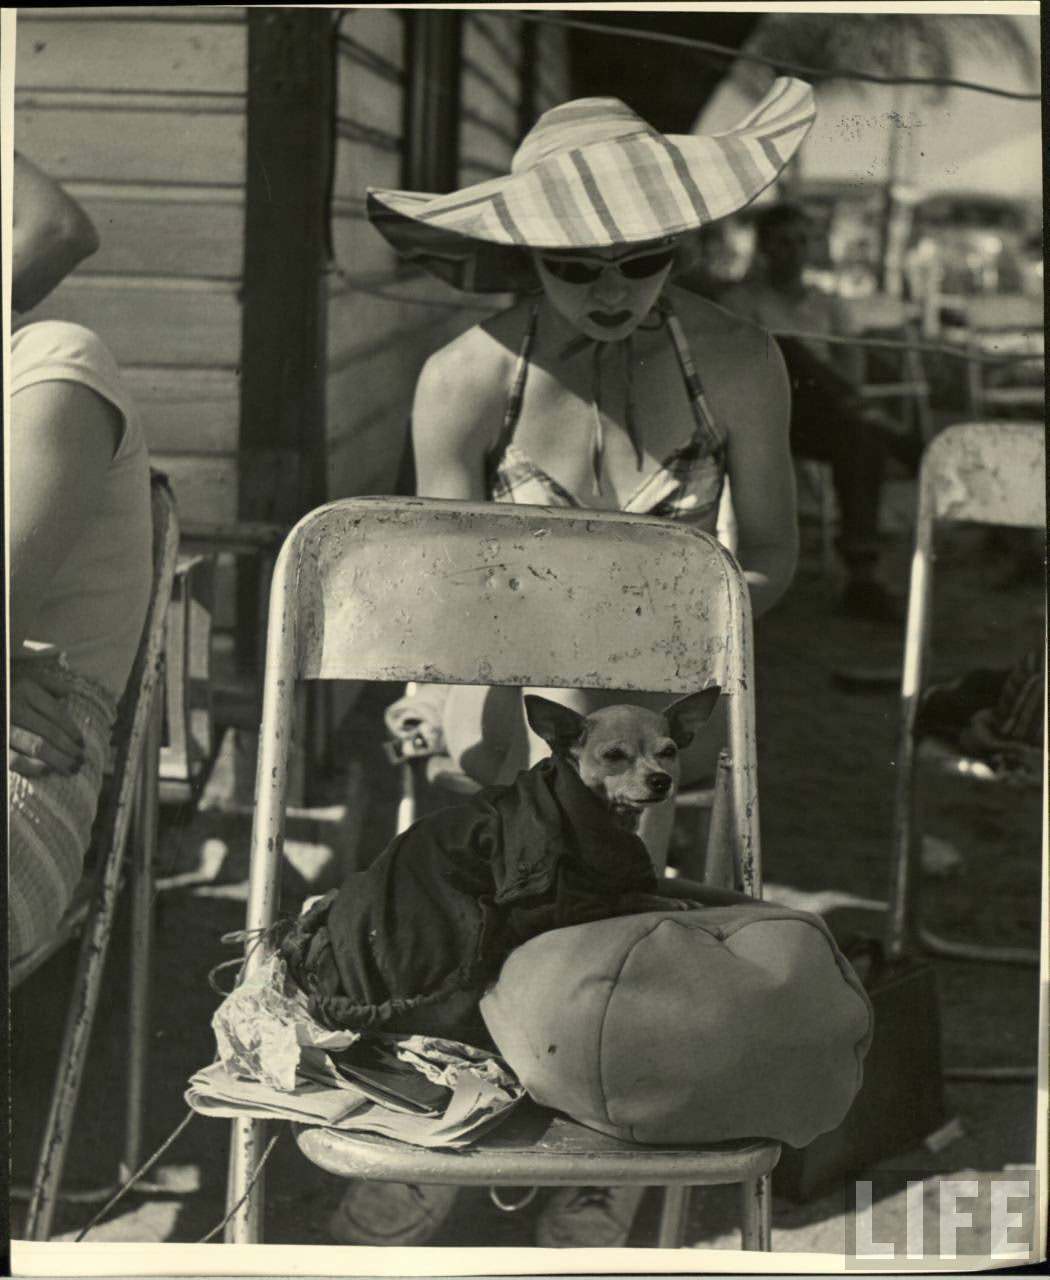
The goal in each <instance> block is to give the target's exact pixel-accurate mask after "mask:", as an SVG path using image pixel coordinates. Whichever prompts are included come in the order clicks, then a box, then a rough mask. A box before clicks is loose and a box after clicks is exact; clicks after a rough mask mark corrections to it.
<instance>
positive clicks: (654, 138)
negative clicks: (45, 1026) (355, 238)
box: [337, 78, 814, 1246]
mask: <svg viewBox="0 0 1050 1280" xmlns="http://www.w3.org/2000/svg"><path fill="white" fill-rule="evenodd" d="M813 118H814V106H813V96H812V91H811V90H810V88H809V86H808V85H806V84H804V83H803V82H801V81H799V80H792V79H787V78H782V79H778V80H777V81H776V82H775V83H774V85H773V86H772V87H771V89H770V91H769V93H768V94H767V95H766V97H765V98H764V99H763V100H762V102H761V103H759V104H758V106H756V107H755V108H754V110H753V111H752V112H751V113H750V114H749V115H748V116H747V117H746V119H744V120H743V121H741V123H740V124H739V125H738V126H737V127H736V128H735V129H733V130H731V131H729V132H727V133H723V134H719V135H714V136H691V135H690V136H675V135H670V136H668V135H663V134H661V133H659V132H657V131H656V130H655V129H654V128H652V127H651V126H650V125H648V124H646V122H645V121H644V120H642V119H641V118H640V117H639V116H637V115H636V114H635V113H634V112H633V111H632V110H631V109H630V108H629V107H628V106H626V105H625V104H624V103H623V102H620V101H619V100H617V99H615V98H584V99H579V100H576V101H572V102H566V103H563V104H561V105H560V106H557V107H554V108H553V109H552V110H550V111H547V112H546V113H545V114H544V115H542V116H541V117H540V119H539V120H538V121H537V123H536V124H535V125H534V127H533V128H532V129H531V130H530V131H529V133H528V134H527V135H526V137H525V138H524V140H523V141H522V143H521V145H520V147H519V148H518V150H517V152H516V154H515V156H514V160H513V163H512V166H511V172H510V174H509V175H508V176H506V177H500V178H495V179H492V180H489V181H486V182H482V183H479V184H477V185H475V186H471V187H467V188H465V189H463V190H460V191H456V192H452V193H451V194H448V195H440V196H435V195H427V194H422V193H418V192H410V191H388V190H370V191H369V193H368V213H369V217H370V218H371V220H372V222H373V224H374V225H375V227H376V229H377V230H378V231H379V232H380V233H381V234H382V235H383V236H384V237H385V238H386V239H387V240H388V241H389V242H390V244H392V245H393V247H394V248H395V249H396V250H397V251H398V253H399V254H400V255H401V256H402V257H404V258H405V259H407V260H409V261H411V262H415V263H417V264H418V265H420V266H421V267H423V268H424V269H425V270H427V271H428V272H430V273H431V274H433V275H436V276H438V277H440V278H441V279H443V280H445V281H446V282H448V283H450V284H452V285H455V286H456V287H457V288H460V289H463V290H466V291H470V292H511V291H513V292H517V293H519V294H520V295H522V296H521V297H520V300H519V301H518V302H517V303H516V304H515V305H513V306H511V307H510V308H509V309H508V310H505V311H502V312H500V313H498V314H496V315H494V316H492V317H490V318H489V319H486V320H484V321H482V322H481V323H480V324H478V325H475V326H474V327H473V328H471V329H469V330H468V331H467V332H466V333H464V334H462V335H461V336H460V337H458V338H456V339H455V340H454V341H453V342H451V343H449V344H448V345H447V346H445V347H442V348H441V349H440V350H439V351H437V352H435V354H434V355H432V356H431V357H430V359H429V360H428V361H427V363H426V365H425V366H424V368H423V370H422V372H421V374H420V377H419V381H418V383H417V387H416V393H415V399H414V403H413V409H412V442H413V448H414V454H415V463H416V474H417V491H418V492H419V493H420V494H422V495H425V496H428V497H438V498H454V499H460V500H464V501H483V500H492V501H495V502H514V503H526V504H541V505H551V506H566V507H580V508H592V509H600V510H613V511H625V512H635V513H643V514H647V515H651V516H661V517H666V518H668V519H673V520H683V521H688V522H690V523H691V524H694V525H695V526H696V527H697V528H700V529H703V530H706V531H708V532H714V531H715V525H716V520H717V516H718V508H719V501H720V498H721V495H722V490H723V485H724V482H725V480H726V478H727V477H728V478H729V479H730V481H731V484H732V494H733V507H734V514H735V518H736V522H737V555H738V558H739V560H740V562H741V565H742V567H743V569H744V572H745V575H746V577H747V580H748V583H749V586H750V589H751V596H752V604H753V607H754V611H755V613H756V614H759V613H762V612H763V611H764V610H766V609H768V608H769V607H770V606H771V605H772V604H774V603H775V602H776V600H777V599H778V598H779V597H780V596H781V594H782V593H783V592H784V591H785V590H786V588H787V586H788V584H789V583H790V581H791V577H792V575H793V573H794V569H795V562H796V557H797V531H796V524H795V501H794V482H793V470H792V464H791V458H790V453H789V450H788V432H787V428H788V415H789V391H788V384H787V378H786V374H785V372H784V366H783V361H782V359H781V357H780V353H779V351H778V350H777V348H776V346H775V344H774V343H773V341H772V340H771V339H770V338H769V336H768V335H767V334H766V333H765V332H764V331H763V330H761V329H758V328H756V327H755V326H753V325H751V324H750V323H748V322H746V321H742V320H738V319H736V318H734V317H733V316H731V315H730V314H729V313H728V312H725V311H723V310H722V309H721V308H719V307H717V306H715V305H714V304H712V303H710V302H708V301H706V300H704V299H701V298H699V297H698V296H697V295H695V294H693V293H686V292H684V291H678V290H676V289H675V288H674V287H673V286H671V285H670V283H669V281H670V277H671V275H672V272H673V268H674V266H675V262H676V257H677V255H678V254H679V252H680V250H681V249H682V248H683V247H684V244H683V238H684V237H687V236H688V235H689V234H690V233H692V232H695V231H697V230H699V229H700V228H701V227H703V226H706V225H707V224H708V223H711V222H714V221H716V220H717V219H719V218H724V217H727V216H728V215H730V214H732V213H735V212H736V211H737V210H739V209H742V208H743V207H744V206H745V205H747V204H749V203H750V202H751V201H752V200H753V199H754V198H755V197H756V196H757V195H758V194H759V193H760V192H761V191H762V190H763V189H764V188H765V187H767V186H768V185H769V184H770V183H771V182H773V181H774V179H775V178H776V177H777V175H778V174H779V173H780V171H781V170H782V169H783V167H784V165H785V164H786V163H787V161H788V160H789V159H790V158H791V156H792V155H793V154H794V152H795V151H796V149H797V148H798V146H799V144H800V143H801V142H802V140H803V138H804V137H805V135H806V133H807V131H808V129H809V126H810V124H811V123H812V120H813ZM538 692H542V693H544V694H545V695H546V696H548V697H553V698H557V699H559V700H561V701H565V702H568V703H569V704H570V705H573V706H575V707H577V708H578V709H579V710H581V711H584V712H586V711H588V710H590V709H592V708H593V707H594V706H596V705H599V703H600V701H606V702H608V701H619V700H621V698H622V695H618V694H616V693H604V694H603V693H599V692H596V691H586V690H581V691H573V690H539V691H538ZM417 694H418V696H414V697H409V698H408V699H405V700H402V702H401V703H399V704H395V706H394V707H393V708H391V709H390V713H389V714H388V723H389V724H390V725H391V727H392V728H393V729H394V730H395V732H397V731H398V730H399V729H403V727H404V726H405V725H406V724H410V723H411V722H412V721H413V720H416V721H418V720H419V718H420V716H421V715H422V716H423V717H427V716H429V717H431V718H439V719H440V725H441V728H442V730H443V733H444V739H445V744H446V747H447V749H448V750H449V753H450V754H451V755H452V756H453V758H454V759H455V760H456V761H457V763H458V764H459V765H460V767H462V768H463V769H464V771H465V772H467V773H469V774H471V775H472V776H473V777H475V778H476V779H477V780H478V781H481V782H484V783H489V782H494V781H509V780H510V779H512V778H513V777H514V776H515V775H516V773H517V772H518V771H519V770H520V769H522V768H525V767H528V765H529V764H531V763H532V762H533V761H534V760H535V759H538V758H540V756H541V755H544V754H546V753H547V747H546V746H545V744H542V743H539V742H538V740H536V742H535V745H533V744H531V743H530V741H529V738H528V730H527V728H526V726H525V722H524V717H523V716H522V714H521V711H520V692H519V691H518V690H516V689H491V690H486V689H480V688H475V687H470V686H456V687H454V688H452V689H450V690H446V689H444V688H439V687H435V686H430V687H424V688H422V689H420V690H418V691H417ZM632 699H633V700H636V701H637V700H639V699H638V695H636V694H632ZM662 701H666V699H662V700H661V699H660V698H659V697H656V698H654V704H656V703H662ZM718 745H719V744H718V740H717V735H716V733H714V732H713V733H712V734H711V735H710V739H709V741H707V742H696V743H694V744H693V746H692V747H691V748H690V750H689V752H688V753H687V755H686V758H685V760H684V761H683V765H684V778H685V780H687V781H688V780H689V779H690V775H691V776H692V777H697V776H702V775H703V774H704V773H706V772H709V771H710V769H711V767H712V766H713V762H714V760H715V758H716V755H717V749H718ZM662 809H666V810H667V812H666V813H661V812H660V810H662ZM673 816H674V815H673V809H672V807H671V805H670V804H668V805H666V806H658V807H657V808H654V809H653V810H651V811H649V813H647V815H646V818H647V819H648V821H647V822H646V824H645V825H644V826H643V828H642V831H641V834H642V836H643V838H644V839H645V841H646V844H647V845H648V847H649V850H650V853H651V855H652V856H653V858H654V861H655V862H656V863H657V865H658V868H659V869H661V870H662V869H663V866H664V865H665V863H666V848H667V843H668V838H669V834H670V827H671V824H672V822H673ZM359 1186H360V1188H361V1195H362V1197H363V1199H362V1202H361V1204H360V1205H359V1206H356V1208H355V1204H354V1203H353V1200H354V1197H353V1194H352V1192H353V1190H354V1189H352V1191H351V1194H350V1195H349V1196H348V1199H347V1200H346V1201H344V1204H343V1205H342V1206H341V1208H340V1211H339V1214H337V1218H338V1217H339V1216H340V1215H341V1216H342V1217H343V1218H344V1219H345V1220H344V1221H343V1222H342V1224H341V1232H342V1234H344V1237H345V1238H347V1239H362V1238H363V1235H362V1232H365V1233H366V1234H367V1230H368V1228H367V1223H366V1222H365V1221H363V1219H364V1216H365V1200H367V1199H368V1197H369V1196H371V1197H372V1198H373V1199H374V1198H375V1195H376V1194H380V1193H381V1194H380V1198H381V1199H383V1201H384V1203H383V1206H380V1209H381V1210H382V1212H383V1213H384V1214H386V1211H387V1210H388V1209H389V1211H390V1212H389V1214H388V1215H387V1216H390V1218H391V1224H390V1225H391V1229H392V1230H393V1231H394V1236H393V1237H391V1239H390V1242H391V1243H418V1242H420V1241H421V1240H422V1239H425V1238H429V1236H430V1235H431V1234H432V1233H433V1231H434V1230H435V1229H436V1227H435V1222H437V1223H438V1224H439V1223H440V1221H441V1219H442V1218H443V1217H444V1216H445V1214H446V1213H447V1211H448V1207H450V1205H451V1198H450V1196H449V1195H447V1194H444V1195H443V1196H438V1197H437V1199H435V1200H434V1202H433V1203H431V1202H430V1200H429V1199H428V1197H427V1195H425V1194H422V1193H426V1192H428V1191H430V1190H433V1191H434V1192H439V1191H441V1190H442V1189H441V1188H433V1189H430V1188H418V1187H417V1188H408V1187H406V1188H402V1191H403V1192H404V1193H405V1194H404V1195H403V1196H402V1199H403V1201H404V1205H403V1206H402V1207H403V1208H404V1209H405V1210H406V1213H405V1215H402V1216H403V1217H404V1222H403V1223H401V1226H400V1228H396V1229H395V1226H394V1222H393V1219H394V1218H397V1217H398V1216H399V1215H398V1213H396V1212H395V1211H394V1210H395V1206H394V1204H393V1202H391V1203H390V1204H389V1205H387V1203H386V1201H387V1200H388V1199H389V1198H390V1192H389V1190H386V1191H384V1190H383V1189H381V1188H379V1187H378V1186H375V1185H373V1186H372V1187H371V1188H370V1189H369V1190H365V1188H366V1187H368V1184H359ZM410 1193H411V1194H410ZM640 1194H641V1192H640V1189H638V1188H631V1187H623V1188H615V1189H613V1190H612V1191H611V1192H610V1191H608V1190H607V1189H603V1188H583V1189H579V1188H577V1189H567V1191H565V1192H559V1193H558V1194H557V1195H556V1196H555V1197H554V1198H553V1199H552V1200H551V1201H550V1202H549V1203H548V1205H547V1206H546V1208H545V1210H544V1213H543V1215H541V1220H540V1226H539V1232H538V1243H540V1244H541V1245H557V1244H581V1245H592V1246H593V1245H601V1244H623V1243H624V1242H625V1240H626V1238H627V1231H628V1228H629V1226H630V1221H631V1218H632V1217H633V1214H634V1210H635V1208H636V1207H637V1203H638V1198H639V1196H640ZM438 1201H440V1204H439V1203H438ZM380 1209H377V1208H376V1206H375V1205H371V1207H370V1209H369V1213H370V1214H371V1213H375V1212H379V1211H380ZM413 1209H417V1210H418V1212H417V1213H416V1217H418V1219H419V1220H418V1224H416V1225H415V1226H413V1225H411V1224H410V1223H409V1221H408V1219H409V1218H410V1217H411V1216H412V1214H411V1213H409V1212H408V1211H409V1210H413ZM358 1210H359V1211H358ZM384 1238H386V1236H385V1235H384Z"/></svg>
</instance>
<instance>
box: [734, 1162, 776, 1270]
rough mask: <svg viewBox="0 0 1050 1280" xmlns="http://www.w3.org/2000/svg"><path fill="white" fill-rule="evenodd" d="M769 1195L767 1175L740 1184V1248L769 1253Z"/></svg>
mask: <svg viewBox="0 0 1050 1280" xmlns="http://www.w3.org/2000/svg"><path fill="white" fill-rule="evenodd" d="M770 1195H771V1188H770V1178H769V1174H768V1173H767V1174H764V1175H763V1176H762V1177H761V1178H752V1179H751V1180H750V1181H749V1182H742V1183H741V1184H740V1245H741V1248H743V1249H756V1250H762V1251H763V1252H764V1253H769V1252H770V1250H771V1249H772V1248H773V1223H772V1211H771V1210H772V1206H771V1204H770Z"/></svg>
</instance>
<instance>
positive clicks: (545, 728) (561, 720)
mask: <svg viewBox="0 0 1050 1280" xmlns="http://www.w3.org/2000/svg"><path fill="white" fill-rule="evenodd" d="M525 715H526V717H527V718H528V721H529V724H530V725H531V726H532V727H533V729H534V730H535V731H536V732H537V733H538V734H539V735H540V737H541V738H542V739H543V741H544V742H546V743H547V745H548V746H549V747H550V749H551V750H552V751H557V752H559V753H561V754H565V753H566V752H567V751H568V750H569V749H570V748H571V747H572V746H573V744H574V743H576V742H577V741H578V740H579V737H580V734H581V733H582V732H583V724H584V717H583V716H581V715H580V713H579V712H578V711H573V709H572V708H571V707H565V706H562V704H561V703H560V702H552V701H551V700H550V698H541V697H540V696H539V694H538V693H527V694H526V695H525Z"/></svg>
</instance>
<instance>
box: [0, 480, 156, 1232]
mask: <svg viewBox="0 0 1050 1280" xmlns="http://www.w3.org/2000/svg"><path fill="white" fill-rule="evenodd" d="M151 498H152V508H153V589H152V592H151V595H150V602H149V607H148V609H147V613H146V621H145V624H144V626H143V631H142V639H141V640H140V642H139V648H138V653H137V654H136V657H135V662H134V665H133V667H132V670H131V675H130V676H129V677H128V684H127V688H126V690H125V693H124V697H123V699H122V701H121V706H120V712H119V716H118V720H117V727H116V729H115V731H114V732H115V746H116V757H115V761H114V766H113V772H112V776H111V781H110V785H109V786H108V788H107V790H106V792H105V794H104V796H103V800H102V812H101V813H100V815H99V819H98V821H97V823H96V827H95V835H94V847H95V849H96V851H97V854H98V862H97V866H96V869H95V871H94V873H93V874H92V875H91V876H90V877H89V878H87V879H86V880H85V882H84V883H83V885H82V886H81V891H80V892H79V893H78V894H77V896H76V898H75V899H74V903H73V905H72V906H71V907H70V908H69V910H68V911H67V912H66V915H65V916H64V917H63V920H62V921H61V923H60V925H59V928H58V930H57V932H56V933H55V934H54V935H53V936H52V937H51V938H49V939H48V940H47V942H46V943H44V944H42V945H41V946H40V947H38V948H37V949H36V950H35V951H33V952H30V953H29V954H28V955H26V956H22V957H20V958H19V959H18V960H17V961H16V962H15V964H13V965H12V967H11V974H10V980H11V985H12V987H14V986H17V985H18V983H20V982H21V981H23V980H24V979H25V978H27V977H28V976H29V975H30V974H31V973H33V972H34V971H35V970H36V969H38V968H39V967H40V965H41V964H43V962H44V961H45V960H46V959H48V957H49V956H51V955H53V954H54V953H55V952H56V951H57V950H58V949H59V947H61V946H62V945H63V944H64V943H65V942H67V941H68V940H69V939H70V938H71V937H73V935H74V934H76V933H78V932H81V931H82V932H83V936H82V941H81V946H80V959H79V962H78V965H77V974H76V979H75V981H74V985H73V991H72V995H71V997H70V1001H69V1008H68V1012H67V1015H66V1025H65V1031H64V1034H63V1040H62V1048H61V1052H60V1056H59V1066H58V1072H57V1075H56V1079H55V1084H54V1088H53V1090H52V1094H51V1106H50V1110H49V1113H48V1118H47V1125H46V1128H45V1131H44V1139H43V1143H42V1146H41V1151H40V1157H39V1160H38V1162H37V1166H36V1170H35V1173H34V1177H33V1186H32V1192H31V1195H30V1202H29V1211H28V1215H27V1219H26V1227H25V1236H26V1238H27V1239H30V1240H46V1239H47V1238H48V1236H49V1235H50V1232H51V1224H52V1220H53V1218H54V1213H55V1206H56V1203H57V1200H58V1198H59V1184H60V1183H61V1180H62V1170H63V1167H64V1165H65V1158H66V1152H67V1150H68V1147H69V1140H70V1137H71V1134H72V1125H73V1117H74V1113H75V1111H76V1105H77V1098H78V1095H79V1093H80V1083H81V1080H82V1078H83V1074H84V1066H85V1063H86V1061H87V1051H88V1045H89V1042H90V1039H91V1031H92V1028H93V1026H94V1021H95V1012H96V1010H97V1008H98V1001H99V996H100V994H101V990H102V974H103V970H104V967H105V962H106V954H107V951H108V949H109V940H110V936H111V934H112V931H113V921H114V918H115V915H116V907H117V899H118V896H119V892H120V885H121V878H122V871H123V868H124V861H125V857H124V855H125V850H126V848H127V847H128V845H129V844H130V847H131V857H130V859H129V860H128V861H129V872H130V881H131V913H132V942H131V962H130V975H129V981H128V995H127V1000H128V1084H127V1122H126V1131H125V1135H124V1158H123V1161H122V1163H121V1165H120V1170H119V1173H118V1179H120V1180H123V1179H124V1178H126V1177H128V1176H129V1175H130V1173H131V1172H132V1171H134V1170H135V1169H136V1168H137V1166H138V1165H139V1163H140V1161H141V1155H142V1129H143V1111H144V1104H145V1085H146V1053H147V1048H148V1043H149V1041H148V1027H149V969H150V956H151V951H152V945H151V943H152V925H153V857H154V853H155V850H156V845H157V778H158V767H159V758H160V744H161V725H162V712H163V699H162V694H163V679H164V636H165V625H166V617H167V609H168V602H169V601H170V599H171V594H172V582H173V579H174V575H175V563H176V558H177V554H178V545H179V525H178V517H177V514H176V510H175V500H174V497H173V496H172V493H171V489H170V488H169V486H168V483H167V481H166V480H165V479H164V478H163V477H162V476H159V475H156V474H155V475H154V476H153V478H152V484H151ZM112 1189H113V1188H112V1187H110V1188H105V1189H104V1190H101V1191H98V1192H92V1193H90V1194H91V1196H92V1198H95V1199H105V1198H106V1197H107V1196H108V1195H109V1194H110V1192H111V1191H112Z"/></svg>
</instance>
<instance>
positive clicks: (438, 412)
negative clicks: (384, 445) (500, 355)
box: [412, 329, 506, 502]
mask: <svg viewBox="0 0 1050 1280" xmlns="http://www.w3.org/2000/svg"><path fill="white" fill-rule="evenodd" d="M490 347H491V341H490V339H488V338H487V336H486V335H485V334H484V333H483V332H481V331H479V330H477V329H471V330H469V331H468V332H467V333H465V334H463V335H462V336H461V337H460V338H457V339H456V340H455V341H454V342H452V343H450V344H449V345H448V346H447V347H442V348H441V350H440V351H437V352H435V353H434V355H432V356H431V357H430V359H429V360H428V361H427V362H426V364H425V365H424V366H423V369H422V372H421V373H420V375H419V381H418V382H417V383H416V394H415V399H414V401H413V404H412V446H413V452H414V454H415V462H416V492H417V493H418V494H419V495H420V496H422V497H427V498H459V499H461V500H463V501H472V502H482V501H485V500H486V499H487V498H488V496H489V495H488V493H487V492H486V489H485V454H486V451H487V449H488V448H489V447H490V446H491V443H492V436H493V431H492V425H493V421H494V416H495V421H496V422H497V423H498V421H499V417H498V415H499V412H500V409H499V405H500V403H501V400H502V398H503V397H504V396H505V394H506V391H505V387H504V386H503V384H502V382H501V372H502V371H501V370H500V369H499V367H498V365H499V362H498V360H494V359H493V356H492V351H491V350H490Z"/></svg>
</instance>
